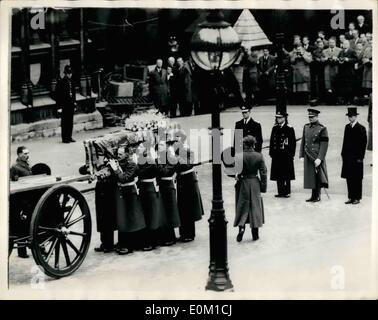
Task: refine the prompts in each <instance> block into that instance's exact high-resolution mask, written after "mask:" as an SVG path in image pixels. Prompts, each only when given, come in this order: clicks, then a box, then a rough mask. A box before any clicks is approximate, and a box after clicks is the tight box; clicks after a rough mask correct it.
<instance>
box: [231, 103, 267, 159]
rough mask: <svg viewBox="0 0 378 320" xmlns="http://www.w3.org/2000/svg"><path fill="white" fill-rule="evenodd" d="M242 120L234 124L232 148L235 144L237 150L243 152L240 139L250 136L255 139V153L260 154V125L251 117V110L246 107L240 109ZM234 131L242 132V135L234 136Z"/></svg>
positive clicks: (261, 139)
mask: <svg viewBox="0 0 378 320" xmlns="http://www.w3.org/2000/svg"><path fill="white" fill-rule="evenodd" d="M241 111H242V115H243V119H241V120H239V121H237V122H236V123H235V137H234V148H235V147H236V144H237V145H238V147H239V149H238V150H243V141H242V138H244V137H246V136H252V137H255V139H256V144H255V148H254V149H255V151H257V152H261V148H262V143H263V138H262V130H261V125H260V123H258V122H256V121H255V120H253V119H252V117H251V109H250V108H249V107H246V106H242V107H241ZM236 130H242V133H243V135H242V136H241V137H239V138H240V139H238V135H237V134H236Z"/></svg>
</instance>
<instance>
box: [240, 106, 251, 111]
mask: <svg viewBox="0 0 378 320" xmlns="http://www.w3.org/2000/svg"><path fill="white" fill-rule="evenodd" d="M240 110H241V112H247V111H251V108H250V107H246V106H241V107H240Z"/></svg>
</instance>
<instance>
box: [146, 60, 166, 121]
mask: <svg viewBox="0 0 378 320" xmlns="http://www.w3.org/2000/svg"><path fill="white" fill-rule="evenodd" d="M149 90H150V95H151V98H152V101H153V102H154V105H155V108H156V109H158V110H159V111H160V112H162V113H164V114H167V113H168V109H167V108H168V80H167V70H165V69H163V60H161V59H157V60H156V67H155V69H154V70H153V71H152V72H150V75H149Z"/></svg>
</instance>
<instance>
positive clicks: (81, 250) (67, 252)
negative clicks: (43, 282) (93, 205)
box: [30, 185, 92, 278]
mask: <svg viewBox="0 0 378 320" xmlns="http://www.w3.org/2000/svg"><path fill="white" fill-rule="evenodd" d="M91 232H92V223H91V216H90V211H89V207H88V204H87V201H86V200H85V198H84V196H83V195H82V194H81V193H80V192H79V191H78V190H77V189H75V188H73V187H71V186H68V185H56V186H54V187H52V188H50V189H48V190H47V191H46V192H45V193H44V194H43V195H42V197H41V198H40V199H39V201H38V203H37V205H36V207H35V209H34V211H33V215H32V219H31V225H30V235H31V237H32V241H31V244H32V246H31V250H32V253H33V257H34V260H35V262H36V263H37V264H38V265H39V266H41V267H42V269H43V271H44V272H45V274H47V275H48V276H50V277H53V278H61V277H65V276H68V275H70V274H72V273H73V272H75V271H76V270H77V269H78V268H79V267H80V265H81V264H82V262H83V261H84V259H85V256H86V254H87V252H88V248H89V244H90V240H91Z"/></svg>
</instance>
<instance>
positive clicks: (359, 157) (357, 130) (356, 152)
mask: <svg viewBox="0 0 378 320" xmlns="http://www.w3.org/2000/svg"><path fill="white" fill-rule="evenodd" d="M346 115H347V116H348V119H349V122H350V123H349V124H347V125H346V126H345V130H344V140H343V147H342V149H341V157H342V159H343V166H342V170H341V177H342V178H345V179H346V181H347V187H348V199H349V200H348V201H347V202H345V204H358V203H360V200H361V197H362V179H363V174H364V173H363V169H364V167H363V166H364V163H363V160H364V157H365V150H366V144H367V135H366V129H365V127H364V126H363V125H361V124H360V123H358V122H357V115H358V113H357V108H355V107H353V108H348V113H347V114H346Z"/></svg>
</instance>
